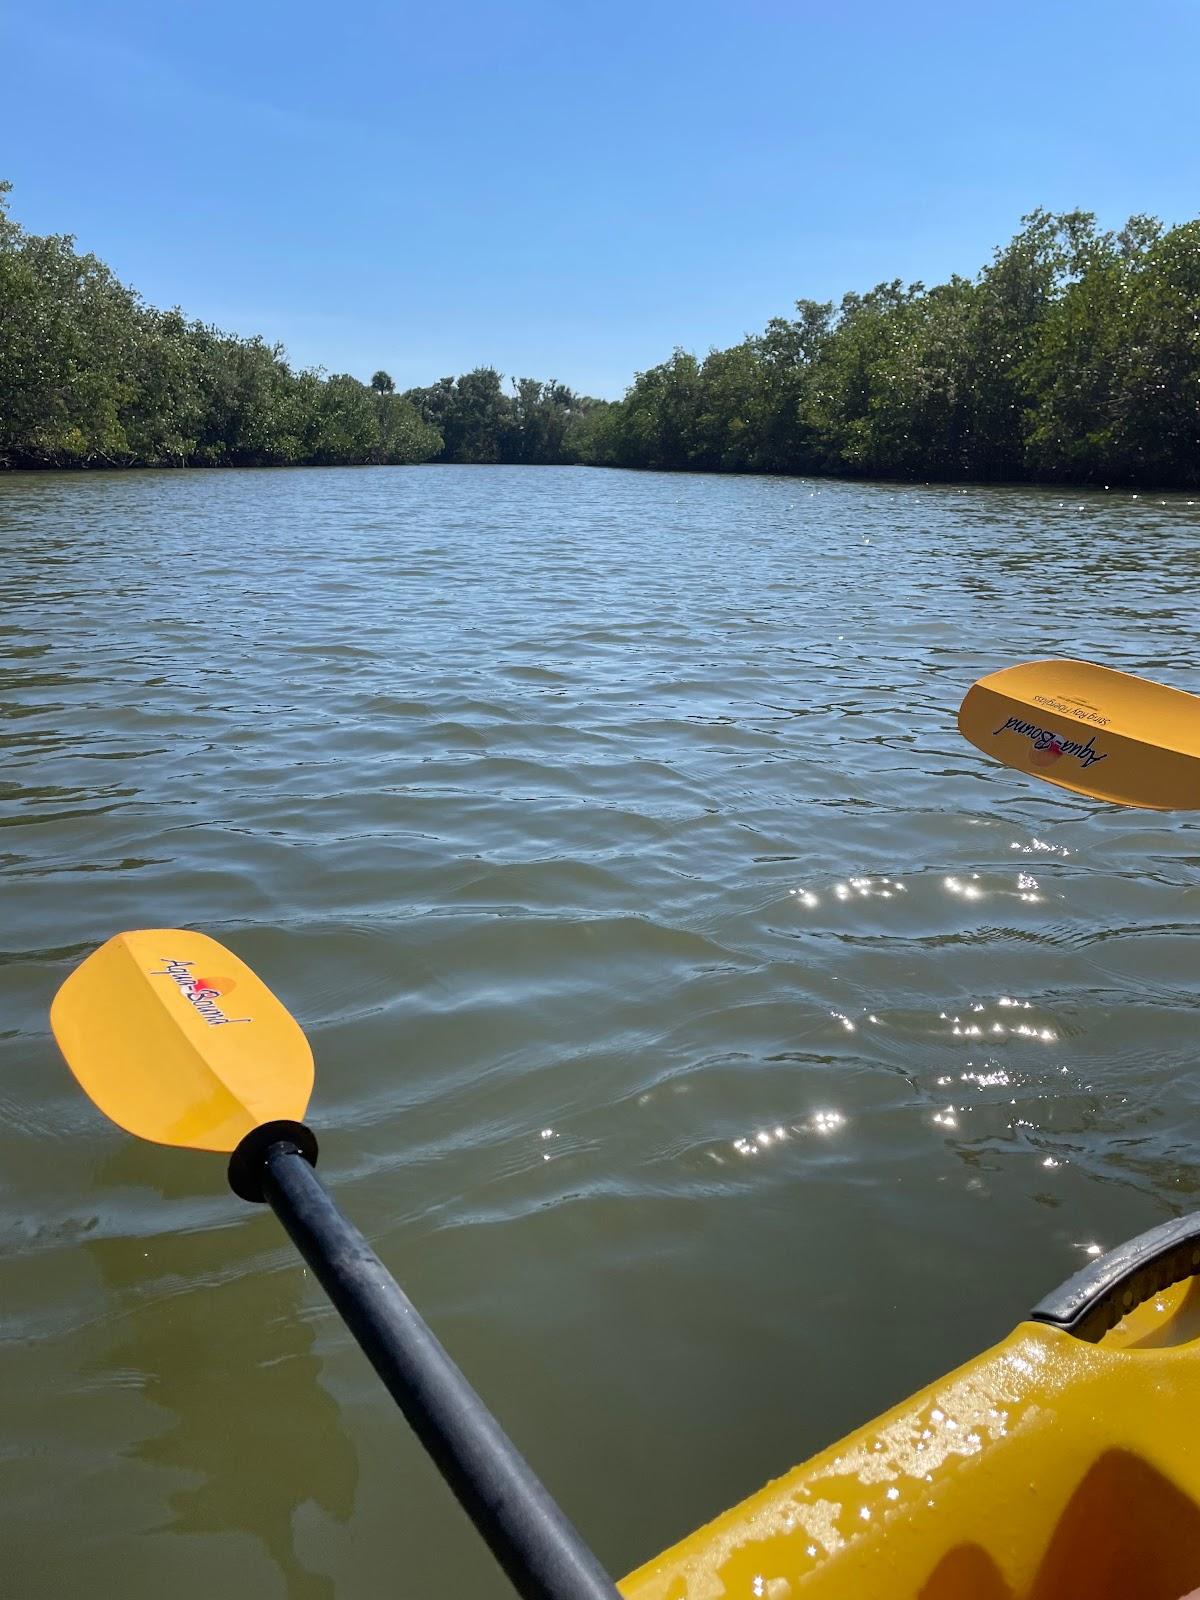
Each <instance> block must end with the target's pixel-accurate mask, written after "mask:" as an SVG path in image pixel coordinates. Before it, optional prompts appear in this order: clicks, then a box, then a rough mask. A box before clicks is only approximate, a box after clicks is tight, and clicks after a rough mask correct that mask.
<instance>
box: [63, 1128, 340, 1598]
mask: <svg viewBox="0 0 1200 1600" xmlns="http://www.w3.org/2000/svg"><path fill="white" fill-rule="evenodd" d="M128 1166H129V1158H128V1157H126V1156H124V1155H123V1156H122V1157H121V1158H120V1159H119V1160H115V1161H114V1162H112V1163H111V1168H112V1169H120V1168H125V1169H127V1168H128ZM104 1175H105V1174H104V1170H103V1169H102V1171H101V1174H100V1176H101V1178H103V1176H104ZM253 1242H254V1243H258V1242H259V1241H258V1240H257V1238H254V1241H253ZM85 1249H86V1251H87V1253H88V1256H89V1257H90V1259H91V1260H92V1262H93V1263H94V1264H95V1265H96V1267H97V1268H98V1270H99V1272H100V1274H101V1277H102V1279H103V1281H104V1283H105V1285H106V1286H107V1289H108V1292H109V1294H110V1295H111V1297H112V1299H113V1300H114V1301H115V1302H117V1303H119V1304H123V1305H125V1306H126V1307H127V1308H128V1311H127V1314H126V1315H125V1316H123V1317H122V1318H121V1321H120V1324H119V1333H118V1336H117V1337H116V1338H115V1339H114V1340H113V1342H112V1343H111V1345H109V1346H108V1347H107V1348H106V1349H105V1352H104V1362H103V1368H102V1371H101V1372H99V1373H97V1374H96V1376H97V1377H98V1378H99V1377H101V1376H102V1375H103V1373H111V1372H113V1371H114V1370H116V1371H119V1372H120V1374H121V1378H120V1381H121V1383H122V1386H123V1387H126V1388H130V1389H136V1390H138V1391H140V1393H141V1395H142V1396H143V1397H144V1398H145V1399H146V1400H148V1401H149V1402H150V1403H151V1405H152V1406H153V1407H154V1408H155V1409H156V1410H157V1411H159V1412H160V1413H161V1423H162V1425H161V1427H160V1428H158V1429H156V1430H155V1431H154V1432H152V1433H148V1434H146V1435H144V1436H143V1437H140V1438H138V1439H137V1440H136V1441H135V1442H134V1443H133V1444H132V1446H131V1447H130V1448H129V1454H130V1455H131V1456H132V1457H133V1458H135V1459H136V1460H137V1461H139V1462H141V1463H145V1464H146V1465H148V1466H151V1467H153V1468H155V1469H156V1470H157V1471H158V1472H160V1473H161V1475H162V1478H163V1481H164V1482H165V1483H166V1484H169V1485H171V1487H170V1488H169V1489H168V1490H167V1491H166V1494H165V1506H164V1511H165V1515H164V1518H163V1520H162V1522H161V1523H159V1524H158V1526H157V1527H156V1528H155V1529H154V1530H153V1531H154V1532H165V1533H172V1534H180V1535H220V1536H222V1538H223V1539H224V1540H225V1541H226V1542H231V1541H230V1536H231V1535H234V1536H236V1535H238V1534H246V1535H248V1536H249V1537H250V1538H251V1539H252V1540H254V1541H256V1542H257V1543H258V1544H260V1545H261V1546H262V1548H263V1549H264V1551H265V1552H266V1553H267V1554H268V1555H269V1556H270V1559H271V1561H272V1562H273V1563H274V1564H275V1566H276V1568H277V1569H278V1571H279V1573H280V1574H282V1576H283V1578H284V1580H285V1584H286V1593H287V1595H288V1596H289V1600H334V1596H335V1594H336V1587H335V1584H334V1582H333V1580H332V1579H331V1578H330V1577H328V1576H325V1575H322V1574H319V1573H315V1572H312V1571H310V1570H308V1568H307V1567H306V1566H305V1564H304V1563H303V1562H302V1561H301V1560H300V1559H299V1558H298V1556H297V1554H296V1550H295V1537H294V1519H295V1517H296V1514H297V1513H298V1512H300V1511H301V1510H303V1509H304V1508H306V1507H307V1506H309V1505H310V1504H315V1505H316V1506H317V1507H318V1508H319V1509H320V1510H322V1511H324V1512H325V1513H326V1514H327V1515H328V1516H330V1517H332V1518H334V1519H336V1520H338V1521H340V1522H345V1521H346V1520H347V1519H348V1518H349V1517H350V1515H351V1514H352V1512H353V1509H354V1497H355V1489H356V1485H357V1477H358V1472H357V1461H356V1457H355V1452H354V1447H353V1445H352V1443H351V1441H350V1439H349V1438H348V1437H347V1434H346V1431H345V1428H344V1427H343V1426H342V1421H341V1417H340V1415H339V1411H338V1407H337V1405H336V1404H335V1402H334V1401H333V1399H332V1398H331V1396H330V1395H329V1394H328V1393H327V1392H326V1391H325V1389H324V1388H323V1387H322V1386H321V1382H320V1369H321V1364H320V1361H319V1360H318V1358H317V1356H316V1355H315V1353H314V1349H313V1345H314V1329H313V1326H312V1324H311V1323H310V1322H308V1321H306V1320H305V1319H304V1317H303V1316H302V1314H301V1309H300V1305H299V1303H298V1299H299V1297H298V1294H297V1289H298V1285H299V1274H298V1273H297V1272H295V1271H288V1270H285V1271H279V1270H273V1271H262V1270H254V1267H255V1265H256V1256H257V1255H258V1254H259V1252H256V1251H255V1250H254V1249H253V1246H252V1235H251V1234H250V1232H249V1231H248V1230H245V1229H239V1228H237V1227H228V1228H224V1229H221V1230H220V1231H219V1233H218V1234H217V1236H216V1237H213V1236H212V1235H211V1234H210V1233H208V1232H204V1233H191V1234H189V1233H177V1234H175V1235H173V1236H172V1239H171V1245H170V1269H169V1271H167V1272H165V1273H164V1272H162V1271H161V1270H160V1271H158V1272H155V1271H154V1270H153V1269H152V1268H151V1269H149V1270H148V1267H147V1261H148V1256H149V1252H148V1251H147V1250H146V1249H145V1248H144V1241H143V1240H142V1239H139V1238H136V1237H134V1238H130V1237H115V1236H114V1237H109V1238H103V1239H93V1240H90V1241H88V1242H87V1243H86V1245H85ZM214 1259H217V1260H219V1261H220V1268H219V1271H218V1272H217V1273H214V1272H213V1270H212V1262H213V1261H214Z"/></svg>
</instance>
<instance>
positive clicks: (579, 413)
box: [0, 185, 1200, 487]
mask: <svg viewBox="0 0 1200 1600" xmlns="http://www.w3.org/2000/svg"><path fill="white" fill-rule="evenodd" d="M6 189H7V185H0V467H4V466H9V467H12V466H74V465H79V466H86V465H133V464H148V465H180V466H182V465H204V466H208V465H229V466H250V465H276V464H289V463H314V464H324V465H334V464H343V463H346V464H348V463H358V462H381V463H394V462H411V461H424V460H437V461H461V462H525V463H553V462H585V463H590V464H595V465H605V466H631V467H657V468H666V469H670V470H700V471H716V472H793V473H841V474H852V475H861V476H897V477H919V478H937V479H993V480H994V479H1012V480H1019V479H1029V478H1041V479H1051V480H1053V479H1058V480H1063V481H1068V480H1073V481H1078V482H1102V483H1139V482H1140V483H1156V484H1176V485H1180V486H1189V487H1191V486H1197V485H1200V222H1189V223H1185V224H1183V225H1182V226H1179V227H1175V228H1171V229H1164V228H1163V227H1162V226H1161V225H1160V224H1159V223H1157V222H1155V221H1153V220H1152V219H1150V218H1146V217H1134V218H1133V219H1131V221H1130V222H1129V223H1128V224H1127V225H1126V227H1125V228H1123V229H1122V230H1121V231H1120V232H1119V233H1110V232H1103V231H1101V230H1099V229H1098V228H1097V226H1096V221H1095V218H1094V217H1092V216H1091V215H1090V214H1088V213H1085V212H1072V213H1069V214H1067V215H1062V216H1055V215H1051V214H1049V213H1047V212H1043V211H1035V212H1034V213H1032V215H1030V216H1028V217H1026V218H1025V219H1024V226H1023V228H1022V230H1021V232H1020V233H1018V234H1017V236H1016V237H1015V238H1014V239H1013V240H1012V242H1011V243H1010V244H1008V245H1007V246H1005V247H1004V248H1003V249H1000V250H997V251H996V253H995V256H994V258H993V260H992V261H991V262H990V263H989V265H988V266H987V267H985V268H984V269H983V271H982V272H980V273H979V274H978V276H977V277H975V278H973V279H968V278H960V277H957V276H956V277H954V278H952V279H951V280H950V282H949V283H944V284H939V285H937V286H935V287H933V288H926V287H925V285H924V284H920V283H916V284H911V285H908V286H906V285H904V284H902V283H900V282H899V281H896V282H892V283H884V284H879V285H878V286H877V287H876V288H874V289H872V290H870V291H869V292H868V293H866V294H847V295H846V296H844V298H843V299H842V301H841V304H840V305H839V306H837V307H836V308H835V307H834V305H833V304H832V302H828V303H817V302H815V301H811V300H801V301H798V302H797V305H796V316H795V317H794V318H791V319H788V318H775V319H774V320H773V321H771V322H770V323H769V324H768V325H767V327H766V329H765V331H764V332H762V333H761V334H755V335H752V336H749V337H747V338H745V339H743V340H742V342H741V343H740V344H737V345H734V346H733V347H732V348H730V349H728V350H712V351H710V352H709V353H708V355H707V356H705V357H704V358H703V360H699V359H697V358H696V357H695V356H694V355H689V354H687V353H686V352H684V351H682V350H676V351H675V353H674V354H673V355H672V356H671V357H670V359H669V360H667V361H664V362H663V363H662V364H661V365H659V366H657V367H653V368H651V369H650V370H649V371H648V372H642V373H639V374H638V375H637V377H636V379H635V381H634V383H633V385H632V386H631V388H630V389H629V391H628V392H627V394H626V396H625V398H624V399H623V400H621V401H618V402H615V403H607V402H604V401H598V400H589V399H587V398H585V397H583V396H579V395H576V394H573V393H572V391H571V390H570V389H568V388H567V387H566V386H565V385H564V384H561V383H558V382H556V381H554V380H551V381H550V382H549V383H542V382H539V381H538V380H537V379H534V378H521V379H518V380H514V381H513V382H512V384H511V385H510V388H511V392H509V390H507V389H506V388H505V385H504V381H503V379H502V377H501V375H500V374H499V373H497V372H495V371H494V370H493V369H492V368H490V367H480V368H478V369H476V370H475V371H474V372H468V373H465V374H464V375H463V376H461V377H459V378H457V379H455V378H443V379H441V380H440V381H439V382H438V383H435V384H433V385H431V386H430V387H428V388H424V389H410V390H409V391H408V392H407V393H406V394H403V395H398V394H397V393H396V392H395V384H394V382H393V380H392V378H391V377H390V375H389V374H388V373H387V372H384V371H382V370H380V371H378V372H376V373H374V375H373V376H372V378H371V381H370V383H369V384H362V383H360V382H359V381H358V380H357V379H356V378H353V377H350V376H348V375H345V374H342V375H336V376H333V377H324V376H322V375H320V374H317V373H313V372H293V371H292V369H291V368H290V367H289V366H288V365H287V363H286V362H285V361H284V359H283V356H282V352H281V350H280V349H279V347H278V346H271V345H268V344H265V343H264V342H263V341H262V340H261V339H257V338H254V339H244V338H237V337H234V336H231V335H228V334H223V333H220V332H218V331H217V330H216V329H214V328H210V327H206V326H205V325H203V324H201V323H198V322H189V321H187V320H186V319H185V318H184V316H183V314H182V313H181V312H179V311H178V310H175V311H167V312H162V311H156V310H154V309H153V308H151V307H149V306H147V305H145V304H144V303H143V302H142V300H141V299H140V298H139V297H138V295H137V294H136V293H134V291H133V290H131V289H128V288H126V287H125V286H124V285H123V284H121V283H120V282H118V280H117V279H116V278H115V277H114V276H113V274H112V273H111V272H110V271H109V269H108V268H107V267H105V266H104V265H103V263H102V262H100V261H98V260H97V259H96V257H95V256H91V255H80V254H78V253H77V252H76V250H75V246H74V241H73V240H72V239H70V238H69V237H50V238H40V237H37V236H35V235H32V234H28V233H26V232H24V231H23V230H22V229H21V228H19V227H18V226H17V225H16V224H15V223H14V222H12V221H11V220H10V219H9V218H8V216H7V212H6V210H5V202H4V195H5V191H6Z"/></svg>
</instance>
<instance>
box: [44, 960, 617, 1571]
mask: <svg viewBox="0 0 1200 1600" xmlns="http://www.w3.org/2000/svg"><path fill="white" fill-rule="evenodd" d="M50 1022H51V1026H52V1027H53V1029H54V1036H55V1038H56V1039H57V1040H58V1044H59V1048H60V1049H61V1050H62V1053H63V1055H64V1056H65V1057H66V1061H67V1065H68V1066H69V1067H70V1068H71V1071H72V1072H73V1073H74V1074H75V1076H76V1078H78V1080H79V1082H80V1083H81V1084H82V1086H83V1088H84V1090H85V1091H86V1093H87V1094H88V1095H89V1096H90V1097H91V1099H92V1100H93V1101H94V1102H95V1104H96V1105H97V1106H98V1107H99V1108H100V1110H101V1111H103V1112H104V1114H105V1116H107V1117H109V1118H110V1119H111V1120H112V1121H113V1122H115V1123H117V1124H118V1125H119V1126H120V1127H122V1128H125V1129H126V1130H127V1131H128V1132H130V1133H134V1134H137V1135H138V1136H139V1137H140V1138H142V1139H151V1140H153V1141H155V1142H156V1143H158V1144H169V1145H182V1146H187V1147H190V1148H192V1149H197V1150H222V1151H231V1152H232V1157H231V1160H230V1163H229V1181H230V1184H231V1186H232V1187H233V1189H234V1191H235V1193H237V1194H238V1195H240V1196H241V1197H242V1198H243V1199H245V1200H258V1201H262V1200H265V1201H266V1202H267V1203H268V1204H269V1205H270V1206H271V1208H272V1209H273V1210H274V1212H275V1214H276V1216H277V1217H278V1218H279V1220H280V1221H281V1222H282V1223H283V1225H284V1227H285V1228H286V1229H287V1231H288V1233H289V1234H290V1235H291V1237H292V1239H293V1241H294V1242H295V1244H296V1245H297V1247H298V1248H299V1250H300V1253H301V1254H302V1255H303V1256H304V1259H305V1260H306V1261H307V1262H308V1264H309V1265H310V1266H311V1267H312V1269H313V1271H314V1272H315V1273H316V1275H317V1277H318V1278H319V1279H320V1281H321V1283H322V1285H323V1286H324V1288H325V1290H326V1292H327V1293H328V1295H329V1298H330V1299H331V1300H332V1301H333V1303H334V1305H335V1306H336V1307H337V1309H338V1311H339V1312H340V1313H341V1315H342V1317H343V1318H344V1320H345V1322H346V1324H347V1326H348V1327H349V1329H350V1331H351V1333H353V1335H354V1337H355V1338H356V1339H357V1341H358V1343H359V1345H360V1346H361V1347H362V1349H363V1351H364V1352H365V1354H366V1355H367V1357H368V1358H369V1360H370V1361H371V1363H372V1365H373V1366H374V1367H375V1370H376V1371H377V1372H378V1374H379V1376H380V1377H381V1378H382V1379H383V1381H384V1383H385V1384H386V1385H387V1387H388V1389H389V1390H390V1392H391V1394H392V1397H393V1399H394V1400H395V1401H396V1403H397V1405H399V1407H400V1409H401V1410H402V1411H403V1412H404V1415H405V1416H406V1417H407V1418H408V1420H409V1422H410V1423H411V1424H412V1426H413V1429H414V1430H415V1432H416V1433H417V1435H418V1437H419V1438H420V1440H421V1443H422V1444H423V1445H424V1446H425V1448H426V1450H427V1451H428V1452H429V1454H430V1455H431V1456H432V1457H433V1459H434V1461H435V1462H436V1463H437V1465H438V1467H439V1468H440V1470H441V1472H442V1475H443V1477H444V1478H445V1479H446V1481H447V1483H449V1485H450V1487H451V1488H452V1489H453V1491H454V1493H455V1494H456V1495H457V1496H458V1499H459V1501H460V1502H461V1504H462V1505H463V1507H464V1508H465V1510H466V1512H467V1514H468V1516H469V1517H470V1518H471V1520H472V1521H473V1522H474V1524H475V1526H476V1527H477V1528H478V1530H479V1532H480V1533H481V1534H482V1535H483V1537H484V1538H485V1539H486V1540H487V1542H488V1544H489V1545H490V1546H491V1549H492V1552H493V1554H494V1555H495V1556H496V1558H497V1560H498V1561H499V1562H500V1564H501V1566H502V1567H503V1568H504V1570H505V1572H506V1573H507V1574H508V1576H509V1578H510V1579H511V1580H512V1583H513V1585H514V1587H515V1588H516V1590H517V1592H518V1593H519V1594H521V1595H522V1596H524V1597H525V1600H619V1596H618V1594H617V1590H616V1588H615V1586H614V1585H613V1583H612V1581H611V1579H610V1578H609V1577H608V1576H607V1574H606V1573H605V1572H604V1570H603V1568H602V1567H601V1566H600V1563H599V1562H598V1561H597V1559H596V1557H595V1556H594V1555H593V1554H592V1553H591V1551H590V1550H589V1549H588V1548H587V1546H586V1545H585V1544H584V1543H583V1541H582V1539H581V1538H580V1537H579V1535H578V1534H577V1533H576V1532H575V1530H574V1528H573V1527H572V1526H571V1524H570V1523H569V1522H568V1521H567V1519H566V1517H565V1516H564V1515H563V1513H562V1512H561V1511H560V1510H559V1508H558V1507H557V1506H556V1505H555V1503H554V1501H553V1500H552V1499H551V1498H550V1495H549V1494H548V1492H547V1491H546V1489H545V1488H543V1486H542V1485H541V1483H539V1481H538V1480H537V1478H536V1477H535V1476H534V1474H533V1472H532V1471H531V1470H530V1468H529V1467H528V1466H527V1465H526V1463H525V1462H524V1461H523V1460H522V1458H521V1456H520V1455H519V1454H518V1453H517V1450H516V1449H515V1447H514V1446H513V1444H512V1443H511V1441H510V1440H509V1439H508V1438H507V1436H506V1435H505V1433H504V1432H503V1430H502V1429H501V1427H500V1425H499V1423H498V1422H497V1421H496V1420H495V1418H494V1417H492V1415H491V1414H490V1413H489V1411H488V1410H487V1408H486V1407H485V1406H484V1404H483V1402H482V1400H480V1398H479V1396H478V1395H477V1394H476V1393H475V1391H474V1390H473V1389H472V1388H471V1386H470V1384H469V1383H468V1382H467V1380H466V1378H464V1377H463V1375H462V1373H461V1372H460V1371H459V1370H458V1368H457V1367H456V1366H455V1365H454V1363H453V1361H451V1359H450V1357H449V1356H448V1355H447V1354H446V1352H445V1351H444V1350H443V1349H442V1347H441V1345H440V1344H439V1343H438V1341H437V1340H436V1338H435V1337H434V1336H433V1334H432V1333H431V1332H430V1330H429V1328H428V1327H427V1326H426V1325H425V1323H424V1322H423V1321H422V1320H421V1317H420V1316H419V1314H418V1313H417V1311H416V1308H415V1307H414V1306H413V1304H412V1302H411V1301H410V1300H409V1299H408V1297H407V1296H406V1295H405V1293H404V1291H403V1290H402V1289H401V1288H400V1286H399V1285H398V1284H397V1283H396V1282H395V1280H394V1279H393V1278H392V1277H391V1275H390V1274H389V1273H388V1271H387V1269H386V1268H385V1267H384V1265H383V1263H382V1262H381V1261H380V1260H379V1257H378V1256H377V1255H376V1254H375V1253H374V1251H373V1250H372V1249H371V1247H370V1246H369V1245H368V1244H367V1241H366V1240H365V1239H364V1238H363V1236H362V1234H361V1233H359V1231H358V1230H357V1229H356V1228H355V1227H353V1226H352V1225H351V1224H350V1223H349V1222H347V1221H346V1219H345V1218H344V1217H343V1216H342V1215H341V1214H340V1213H339V1212H338V1210H337V1208H336V1206H335V1205H334V1203H333V1201H332V1200H331V1199H330V1197H329V1195H328V1194H327V1192H326V1190H325V1188H324V1185H323V1184H322V1183H321V1180H320V1179H319V1178H318V1177H317V1175H316V1172H315V1171H314V1170H313V1167H314V1165H315V1163H316V1159H317V1141H316V1138H315V1137H314V1135H313V1133H312V1132H311V1131H310V1129H308V1128H307V1127H305V1126H304V1124H303V1122H302V1121H301V1120H300V1119H301V1118H302V1117H303V1115H304V1112H305V1109H306V1107H307V1105H308V1097H309V1095H310V1093H311V1092H312V1084H313V1058H312V1051H311V1050H310V1049H309V1045H308V1040H307V1039H306V1038H305V1037H304V1034H303V1032H302V1031H301V1029H300V1026H299V1024H298V1023H297V1022H296V1021H295V1020H294V1018H293V1017H292V1016H291V1015H290V1014H289V1013H288V1011H287V1010H286V1009H285V1008H284V1006H283V1005H282V1003H281V1002H280V1001H279V1000H277V999H276V997H275V996H274V995H273V994H272V993H271V991H270V990H269V989H268V988H267V987H266V985H265V984H264V983H263V982H262V981H261V980H260V979H259V978H258V977H256V976H255V974H254V973H253V972H252V971H251V970H250V968H249V967H248V966H246V964H245V963H244V962H242V961H240V960H239V959H238V958H237V956H235V955H233V954H232V953H231V952H230V951H228V950H225V949H223V948H222V946H221V945H219V944H218V943H217V942H216V940H215V939H210V938H208V937H207V935H205V934H202V933H185V932H182V931H180V930H179V929H161V928H159V929H150V930H143V931H141V932H137V933H122V934H118V935H117V936H116V937H115V938H113V939H110V940H109V941H108V943H107V944H105V945H103V946H101V948H100V949H99V950H97V951H95V952H94V953H93V954H92V955H90V956H89V957H88V958H87V960H86V961H84V962H83V963H82V965H81V966H79V967H77V968H76V970H75V971H74V972H73V973H72V974H71V976H70V977H69V978H67V980H66V981H65V983H64V984H63V985H62V987H61V988H60V989H59V991H58V994H57V995H56V997H55V1000H54V1004H53V1006H52V1007H51V1011H50Z"/></svg>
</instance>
